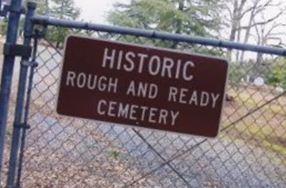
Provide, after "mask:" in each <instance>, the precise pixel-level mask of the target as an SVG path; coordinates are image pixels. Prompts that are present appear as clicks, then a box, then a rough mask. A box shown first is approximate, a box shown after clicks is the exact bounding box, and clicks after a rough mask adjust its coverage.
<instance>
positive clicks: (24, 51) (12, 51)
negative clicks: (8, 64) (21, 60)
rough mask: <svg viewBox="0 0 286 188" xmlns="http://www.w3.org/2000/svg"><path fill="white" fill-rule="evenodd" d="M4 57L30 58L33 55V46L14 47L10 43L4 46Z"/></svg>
mask: <svg viewBox="0 0 286 188" xmlns="http://www.w3.org/2000/svg"><path fill="white" fill-rule="evenodd" d="M3 53H4V55H8V56H9V55H10V56H21V57H26V58H29V57H30V56H31V53H32V47H31V46H24V45H19V44H16V45H12V44H9V43H6V44H4V52H3Z"/></svg>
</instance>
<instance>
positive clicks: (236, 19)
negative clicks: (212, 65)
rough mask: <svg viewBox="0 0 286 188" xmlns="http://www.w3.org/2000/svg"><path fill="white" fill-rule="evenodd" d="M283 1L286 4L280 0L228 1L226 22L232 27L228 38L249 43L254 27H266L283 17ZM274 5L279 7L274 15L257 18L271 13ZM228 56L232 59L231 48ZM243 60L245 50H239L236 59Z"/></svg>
mask: <svg viewBox="0 0 286 188" xmlns="http://www.w3.org/2000/svg"><path fill="white" fill-rule="evenodd" d="M283 3H284V5H285V2H283V1H279V0H278V1H277V0H231V1H228V3H226V5H225V7H224V9H225V10H226V12H227V13H228V14H227V17H226V19H225V22H226V23H227V27H229V28H230V32H229V37H228V40H230V41H236V42H242V43H248V41H249V39H250V37H251V35H252V34H253V29H255V30H256V27H257V26H262V27H265V26H266V25H269V24H271V23H272V22H275V21H276V20H277V19H279V18H280V17H281V15H282V14H283V13H284V12H285V9H283V8H282V9H279V8H280V7H283ZM273 7H277V12H276V13H275V14H274V15H271V16H268V17H264V19H260V20H259V21H257V20H258V19H257V18H259V17H261V15H263V14H266V13H269V10H270V9H271V8H273ZM278 7H279V8H278ZM254 32H256V31H254ZM255 34H256V33H255ZM255 34H254V35H255ZM228 58H229V59H231V50H229V51H228ZM243 60H244V52H243V51H242V52H240V51H237V52H236V58H235V61H237V62H241V63H242V62H243Z"/></svg>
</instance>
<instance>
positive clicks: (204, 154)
mask: <svg viewBox="0 0 286 188" xmlns="http://www.w3.org/2000/svg"><path fill="white" fill-rule="evenodd" d="M73 32H75V33H77V34H80V35H85V36H91V37H96V38H103V39H109V40H114V41H125V42H130V43H135V44H141V45H142V44H144V45H150V46H156V47H165V48H176V49H178V50H181V51H186V52H200V53H204V54H208V55H209V54H213V55H218V56H222V55H225V54H227V50H226V49H219V48H207V47H205V46H201V45H194V44H188V43H178V42H172V41H168V40H157V39H148V38H144V37H134V36H130V35H117V34H110V33H103V32H87V31H85V32H83V31H73ZM55 45H56V44H55V43H52V42H50V41H49V38H47V39H45V40H41V42H40V44H39V46H38V57H37V62H38V63H39V66H38V67H37V69H36V72H35V77H34V85H33V89H32V100H31V101H32V102H31V104H30V117H29V124H30V125H31V129H30V130H29V132H28V135H27V141H26V148H25V157H24V164H23V177H22V186H23V187H286V176H285V174H286V96H285V91H284V89H283V86H282V85H281V86H280V85H279V84H278V85H277V84H276V85H275V84H273V82H272V81H271V78H270V77H271V75H275V74H274V73H275V72H274V71H275V70H285V69H286V63H284V64H283V63H281V61H283V59H282V58H279V57H274V56H264V61H263V62H260V63H259V62H258V63H257V62H253V61H248V60H245V61H244V62H237V63H234V62H233V63H230V72H229V81H228V85H227V91H226V92H227V97H226V98H227V101H226V102H225V106H224V109H223V117H222V123H221V132H220V134H219V136H218V137H217V138H215V139H205V138H200V137H196V136H182V135H177V134H174V133H165V132H160V131H153V130H141V129H137V128H125V127H121V126H118V125H114V124H112V123H99V122H96V121H90V120H84V119H77V118H70V117H64V116H60V115H58V114H57V113H56V111H55V106H56V96H57V90H58V84H59V83H58V82H59V77H60V71H61V70H60V67H61V62H62V53H63V51H62V49H61V48H56V47H55ZM79 50H81V49H79ZM241 52H242V51H233V54H235V53H241ZM245 54H246V59H247V57H256V56H257V55H259V54H256V53H248V52H245ZM249 59H250V58H249ZM281 59H282V60H281ZM284 61H285V59H284ZM285 72H286V71H285ZM258 79H260V80H261V79H263V80H264V81H265V83H264V84H262V85H260V86H258V84H254V83H255V82H257V80H258ZM278 86H279V87H278Z"/></svg>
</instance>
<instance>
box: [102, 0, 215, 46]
mask: <svg viewBox="0 0 286 188" xmlns="http://www.w3.org/2000/svg"><path fill="white" fill-rule="evenodd" d="M219 3H220V1H217V0H156V1H154V0H131V2H130V3H129V4H122V3H119V4H116V5H115V10H113V11H112V12H110V13H109V15H108V21H109V22H110V23H112V24H114V25H120V26H128V27H133V28H141V29H152V30H158V31H167V32H171V33H176V34H187V35H198V36H215V35H216V34H217V33H218V30H219V25H220V19H219V9H220V4H219ZM170 47H173V48H177V47H178V44H177V43H172V44H171V46H170Z"/></svg>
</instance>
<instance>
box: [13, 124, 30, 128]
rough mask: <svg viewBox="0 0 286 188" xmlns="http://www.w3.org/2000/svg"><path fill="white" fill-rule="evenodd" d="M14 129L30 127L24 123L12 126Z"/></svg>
mask: <svg viewBox="0 0 286 188" xmlns="http://www.w3.org/2000/svg"><path fill="white" fill-rule="evenodd" d="M14 128H18V129H30V128H31V126H30V125H28V124H25V123H20V124H14Z"/></svg>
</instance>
